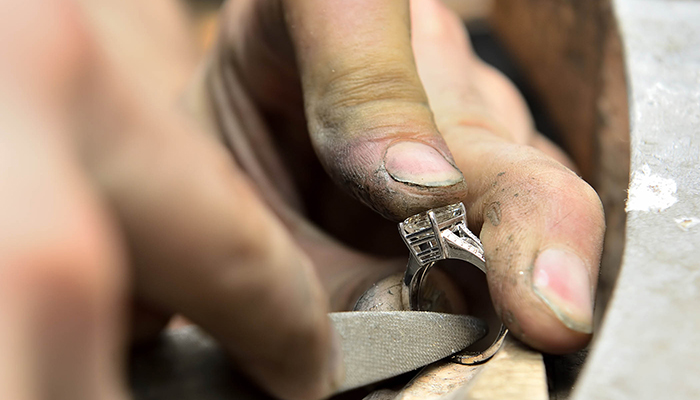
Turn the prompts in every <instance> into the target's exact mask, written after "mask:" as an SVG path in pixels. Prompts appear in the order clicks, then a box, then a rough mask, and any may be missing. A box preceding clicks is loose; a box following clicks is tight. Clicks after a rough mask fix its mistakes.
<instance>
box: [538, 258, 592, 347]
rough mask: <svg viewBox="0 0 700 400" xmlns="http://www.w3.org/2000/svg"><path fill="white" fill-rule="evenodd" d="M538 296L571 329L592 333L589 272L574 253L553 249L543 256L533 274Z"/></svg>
mask: <svg viewBox="0 0 700 400" xmlns="http://www.w3.org/2000/svg"><path fill="white" fill-rule="evenodd" d="M532 285H533V289H534V291H535V294H537V296H538V297H539V298H540V299H542V300H543V301H544V302H545V304H547V306H549V308H550V309H551V310H552V311H553V312H554V314H555V315H556V316H557V318H559V320H560V321H561V322H562V323H563V324H564V325H566V326H567V327H568V328H569V329H571V330H574V331H577V332H582V333H591V332H593V301H592V296H591V280H590V278H589V275H588V269H586V266H585V265H584V264H583V261H581V259H580V258H579V257H578V256H576V255H575V254H573V253H571V252H569V251H566V250H560V249H554V248H550V249H547V250H545V251H543V252H541V253H540V255H539V256H537V259H536V260H535V266H534V269H533V271H532Z"/></svg>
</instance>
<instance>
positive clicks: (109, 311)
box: [0, 7, 126, 400]
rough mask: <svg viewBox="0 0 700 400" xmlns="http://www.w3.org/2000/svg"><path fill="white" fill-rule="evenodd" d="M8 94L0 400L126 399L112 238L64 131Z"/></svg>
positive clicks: (0, 139)
mask: <svg viewBox="0 0 700 400" xmlns="http://www.w3.org/2000/svg"><path fill="white" fill-rule="evenodd" d="M49 9H50V7H49ZM49 15H51V18H53V17H54V16H55V14H53V15H52V14H49ZM34 17H35V16H33V18H32V20H34V21H36V19H34ZM28 26H31V25H28ZM45 65H47V66H50V65H51V64H50V63H47V64H45ZM0 80H2V79H1V78H0ZM0 86H2V87H3V89H7V86H5V85H0ZM14 94H17V93H16V92H14V93H13V92H9V91H6V90H3V96H2V99H0V132H2V133H1V134H0V226H2V227H3V228H2V229H1V230H0V265H1V266H2V267H0V354H2V357H0V398H3V399H18V400H30V399H48V398H51V399H76V400H80V399H84V400H88V399H114V400H117V399H123V398H126V396H125V392H124V388H123V386H122V384H123V375H122V373H121V371H122V365H123V362H122V361H123V360H122V359H121V354H123V346H124V343H123V327H124V324H125V321H124V318H123V317H124V316H123V315H122V314H123V313H124V309H123V303H124V296H125V290H124V289H125V279H124V278H125V276H124V275H125V274H124V273H125V272H126V268H125V265H124V256H123V254H122V253H121V248H120V247H119V246H118V243H119V240H118V237H117V236H116V235H115V234H114V232H113V230H112V229H111V228H112V227H111V224H110V221H109V218H108V217H107V215H106V213H105V210H104V209H102V208H101V207H100V205H99V204H98V201H97V197H96V196H95V195H94V193H93V192H92V191H91V190H90V188H88V186H87V182H86V179H85V177H84V176H82V175H81V173H80V171H79V170H78V169H77V165H76V163H75V162H74V160H75V159H76V158H77V157H75V155H74V154H72V153H71V152H70V150H69V149H67V148H66V143H65V142H62V141H61V139H65V138H66V137H67V135H66V132H65V130H64V129H63V128H62V127H60V124H59V123H57V122H56V121H50V120H49V119H50V118H47V119H42V115H37V114H38V113H37V112H36V110H32V111H31V112H28V111H27V110H21V109H19V108H18V107H16V105H17V103H18V101H17V99H18V97H21V95H20V94H17V95H16V96H14ZM6 95H10V96H9V97H10V98H12V100H9V99H8V98H7V97H5V96H6Z"/></svg>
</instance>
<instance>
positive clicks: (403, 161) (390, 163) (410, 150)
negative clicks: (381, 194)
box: [384, 141, 464, 187]
mask: <svg viewBox="0 0 700 400" xmlns="http://www.w3.org/2000/svg"><path fill="white" fill-rule="evenodd" d="M384 168H386V171H387V172H388V173H389V175H391V177H392V178H394V179H395V180H396V181H398V182H402V183H408V184H411V185H418V186H427V187H440V186H452V185H454V184H457V183H459V182H461V181H463V180H464V176H462V173H461V172H459V170H458V169H457V168H455V166H454V165H452V164H451V163H450V162H449V161H447V160H446V159H445V157H443V155H442V154H440V152H439V151H437V150H436V149H435V148H433V147H431V146H428V145H427V144H424V143H420V142H412V141H404V142H397V143H395V144H393V145H391V147H389V148H388V149H387V151H386V155H385V156H384Z"/></svg>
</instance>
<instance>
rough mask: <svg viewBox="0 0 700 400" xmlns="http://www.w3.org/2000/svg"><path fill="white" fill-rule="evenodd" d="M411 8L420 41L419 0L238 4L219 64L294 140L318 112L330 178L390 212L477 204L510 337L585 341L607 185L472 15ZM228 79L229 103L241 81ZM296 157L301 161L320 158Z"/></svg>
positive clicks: (553, 342)
mask: <svg viewBox="0 0 700 400" xmlns="http://www.w3.org/2000/svg"><path fill="white" fill-rule="evenodd" d="M411 16H412V18H411V23H412V31H411V32H410V33H411V34H412V43H411V42H410V41H409V40H408V38H409V37H410V35H409V24H408V6H407V4H406V3H405V2H400V1H388V2H375V1H367V2H364V1H360V2H353V3H352V4H351V5H348V3H346V2H337V3H336V2H328V1H324V2H317V1H312V0H309V1H301V2H299V1H296V2H293V1H290V2H276V1H258V2H254V1H239V2H236V3H230V4H229V9H228V11H227V18H226V19H225V21H226V25H225V26H224V29H223V34H222V36H221V40H220V43H219V46H220V47H219V53H218V55H217V57H216V58H215V60H216V61H217V63H216V64H215V65H216V67H215V68H214V71H215V72H214V73H215V75H216V74H220V75H222V76H226V75H228V76H229V77H237V78H238V80H237V82H240V83H241V84H242V85H244V86H245V87H246V88H247V89H248V91H249V93H250V94H251V96H252V98H253V100H254V103H255V104H256V105H257V106H258V107H259V109H260V110H262V113H263V116H264V117H265V118H266V122H267V124H268V125H269V126H274V127H277V128H278V129H276V130H274V140H275V141H276V142H277V143H282V144H283V145H282V148H284V149H289V148H292V147H293V146H294V145H295V144H296V143H297V142H299V141H303V138H304V136H305V134H306V123H308V130H309V134H310V138H311V140H310V142H311V143H310V145H312V146H313V149H314V150H315V152H316V153H317V154H318V157H319V158H320V160H321V162H322V163H323V166H324V167H325V169H326V171H327V172H328V173H329V174H330V176H331V177H333V179H334V180H335V182H336V183H337V184H338V185H339V186H341V187H343V188H344V189H345V190H346V191H348V192H350V193H352V194H354V195H355V197H356V198H358V199H359V200H361V201H362V202H364V203H365V204H366V205H368V206H370V207H372V208H374V209H375V210H376V211H378V212H379V213H381V214H383V215H384V216H386V217H388V218H392V219H394V220H400V219H402V218H405V217H407V216H409V215H411V214H413V213H415V212H418V211H422V210H425V209H427V208H431V207H434V206H438V205H444V204H447V203H450V202H455V201H458V200H460V201H463V202H464V203H465V204H466V205H467V210H468V214H469V225H470V227H471V228H472V229H473V230H475V231H477V232H479V231H480V236H481V239H482V242H483V243H484V246H485V249H486V259H487V266H488V282H489V287H490V291H491V295H492V298H493V301H494V304H495V306H496V309H497V311H498V313H499V315H500V316H501V318H502V319H503V321H504V323H505V324H506V325H507V326H508V327H509V328H510V330H511V332H512V333H513V334H514V335H515V336H517V337H518V338H520V339H521V340H523V341H525V342H526V343H528V344H530V345H532V346H533V347H535V348H538V349H540V350H543V351H546V352H553V353H564V352H570V351H574V350H576V349H579V348H581V347H583V346H584V345H585V344H586V343H587V342H588V341H589V339H590V333H591V331H592V326H591V324H592V305H593V293H594V291H595V285H596V278H597V271H598V265H599V260H600V252H601V249H602V237H603V233H604V229H605V227H604V219H603V211H602V207H601V204H600V200H599V199H598V196H597V195H596V193H595V192H594V191H593V190H592V189H591V187H590V186H588V185H587V184H586V183H585V182H584V181H583V180H581V179H580V178H579V177H578V176H576V174H575V173H573V172H572V171H571V169H570V168H571V167H572V165H571V163H570V161H569V160H568V159H567V157H566V156H565V155H564V154H563V153H562V152H561V151H560V150H559V149H558V148H556V147H555V146H554V145H552V144H551V143H550V142H549V141H548V140H547V139H545V138H544V137H542V136H541V135H540V134H538V133H537V132H536V131H535V129H534V126H533V123H532V121H531V117H530V115H529V113H528V111H527V108H526V106H525V104H524V102H523V100H522V98H521V97H520V95H519V94H518V93H517V91H516V90H515V88H514V87H513V86H512V84H510V83H509V82H508V81H507V80H506V79H505V78H504V77H503V76H501V75H500V74H499V73H498V72H496V71H495V70H493V69H492V68H490V67H488V66H486V65H485V64H484V63H483V62H481V61H480V60H478V58H477V57H476V56H475V55H474V54H473V52H472V50H471V49H470V46H469V42H468V39H467V37H466V36H465V34H464V30H463V26H462V23H461V21H459V20H458V19H457V18H456V17H455V16H454V15H452V14H451V13H450V12H449V11H447V10H446V9H445V8H444V7H443V6H441V5H440V3H439V2H435V1H431V0H415V1H413V2H412V3H411ZM285 18H286V25H285V23H284V22H283V21H284V19H285ZM287 27H288V28H287ZM411 44H412V47H411ZM295 58H296V63H295ZM414 59H415V65H414V63H413V60H414ZM298 77H301V85H300V84H299V78H298ZM216 87H217V88H223V89H222V91H221V92H219V93H217V92H214V106H215V107H216V106H217V104H224V103H225V102H224V101H222V100H221V99H222V98H225V96H226V87H227V86H226V84H225V83H224V84H221V85H216ZM302 93H303V102H302ZM228 106H230V104H229V105H228ZM234 107H235V105H234ZM302 112H304V113H305V116H306V121H304V120H303V119H300V118H299V115H300V114H302ZM222 127H223V131H224V135H227V132H226V125H225V124H222ZM438 132H439V133H438ZM295 141H296V142H295ZM297 146H298V145H297ZM298 147H302V148H304V146H298ZM307 147H310V146H307ZM291 153H292V154H291V155H287V158H288V159H289V158H291V159H292V160H294V161H295V162H294V165H295V166H296V165H303V163H300V162H298V160H299V159H308V158H309V157H308V155H307V153H305V152H304V151H303V150H302V151H299V152H298V153H301V154H303V156H299V157H295V156H294V155H295V154H296V153H297V152H291ZM263 164H264V162H263ZM455 166H456V167H458V168H459V170H461V172H462V173H464V175H463V177H464V178H463V179H462V175H461V174H460V173H459V171H457V170H456V169H455V168H454V167H455ZM263 169H264V168H263ZM308 171H312V172H308ZM303 174H304V175H312V176H316V175H315V174H314V173H313V167H309V168H308V169H303ZM297 181H301V182H303V179H301V178H298V179H297ZM322 186H323V185H322V182H321V181H319V180H315V181H314V182H313V185H310V188H308V189H307V191H308V193H309V195H308V196H305V194H304V193H305V192H304V187H303V185H302V187H301V190H302V194H301V197H302V198H309V197H311V198H313V193H318V192H319V187H322ZM342 214H348V215H351V216H354V215H356V214H355V213H354V212H353V211H348V208H343V213H342ZM331 218H332V219H334V220H336V221H337V220H343V215H334V216H330V217H328V218H326V219H325V220H328V219H331ZM319 220H324V219H323V218H322V217H319ZM336 224H337V225H339V226H346V227H348V229H352V227H353V226H357V220H356V219H355V220H354V221H353V220H352V219H348V220H344V222H343V223H339V222H336ZM374 226H375V225H372V223H371V222H370V221H369V220H363V224H362V227H363V228H364V229H365V230H366V231H371V230H372V227H374ZM376 226H377V227H379V224H378V223H377V225H376ZM360 234H362V233H360Z"/></svg>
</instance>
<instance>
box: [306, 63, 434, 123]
mask: <svg viewBox="0 0 700 400" xmlns="http://www.w3.org/2000/svg"><path fill="white" fill-rule="evenodd" d="M356 65H358V66H357V67H348V68H346V69H345V70H344V71H341V72H337V73H334V74H333V76H332V77H330V78H329V80H328V82H327V83H326V84H325V85H324V87H323V88H322V89H321V90H320V92H319V93H318V95H317V96H315V97H314V98H312V100H311V102H310V108H311V110H310V111H311V113H310V115H311V127H312V130H328V131H338V130H347V129H348V128H350V125H351V124H355V125H356V124H357V123H358V122H361V121H362V120H363V119H370V121H371V120H372V119H373V118H376V117H374V116H376V115H381V114H384V115H386V114H387V112H391V111H390V110H392V109H393V110H396V109H398V110H402V109H406V105H409V108H416V107H415V106H413V107H411V106H410V105H417V106H418V107H420V108H425V109H426V110H427V109H428V105H427V100H426V98H425V94H424V92H423V89H422V86H421V84H420V82H419V81H418V78H417V76H416V75H415V72H414V71H412V70H411V69H410V68H408V67H407V66H404V65H403V64H400V63H387V62H377V61H376V60H375V61H372V62H368V63H364V64H363V63H362V62H359V63H356ZM394 113H396V111H394ZM365 125H366V124H365Z"/></svg>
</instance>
